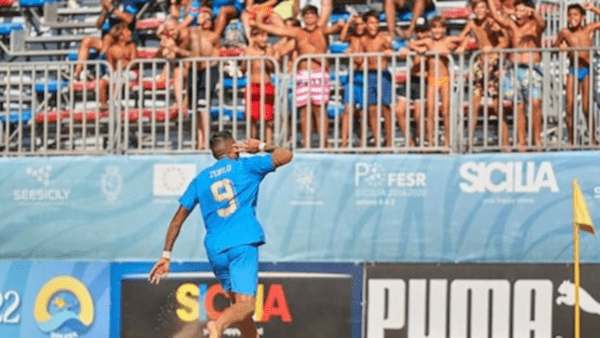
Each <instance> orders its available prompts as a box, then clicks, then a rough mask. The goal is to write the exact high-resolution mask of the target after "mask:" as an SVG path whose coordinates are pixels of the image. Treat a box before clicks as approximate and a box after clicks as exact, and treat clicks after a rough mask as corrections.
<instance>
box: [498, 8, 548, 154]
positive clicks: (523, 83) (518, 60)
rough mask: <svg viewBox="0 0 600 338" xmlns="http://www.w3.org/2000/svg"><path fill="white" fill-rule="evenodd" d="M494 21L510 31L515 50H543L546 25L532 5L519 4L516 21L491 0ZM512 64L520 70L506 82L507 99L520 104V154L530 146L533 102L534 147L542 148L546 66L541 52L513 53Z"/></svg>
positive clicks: (518, 111)
mask: <svg viewBox="0 0 600 338" xmlns="http://www.w3.org/2000/svg"><path fill="white" fill-rule="evenodd" d="M488 6H489V7H490V11H491V13H492V17H493V18H494V20H496V21H497V22H498V23H499V24H500V25H502V26H503V27H505V28H507V29H508V31H509V33H510V36H511V46H512V47H513V48H517V49H523V48H541V47H542V32H543V31H544V29H545V28H546V22H545V21H544V18H542V17H541V15H540V14H539V13H538V12H536V10H535V9H534V7H533V5H532V4H531V3H528V2H526V0H517V1H515V8H516V17H517V21H516V22H515V21H513V20H511V19H508V18H506V17H504V16H501V15H499V14H498V10H497V8H496V4H495V1H494V0H488ZM510 61H511V62H512V63H514V64H515V65H516V67H512V66H511V67H509V73H508V76H506V77H505V78H504V80H505V81H504V83H503V84H502V85H503V92H504V96H505V97H506V98H507V99H509V100H513V99H514V98H515V96H516V101H517V119H516V120H517V121H516V123H517V125H516V128H517V145H518V147H519V151H525V150H526V143H527V116H526V115H525V105H526V103H528V102H529V101H530V100H531V110H532V111H531V114H532V118H531V121H532V123H531V129H532V132H533V144H534V145H535V146H537V147H541V146H542V136H541V133H542V99H541V98H542V77H543V75H542V71H541V70H540V68H539V66H537V65H539V64H540V63H541V62H542V56H541V54H540V52H521V53H512V54H511V55H510Z"/></svg>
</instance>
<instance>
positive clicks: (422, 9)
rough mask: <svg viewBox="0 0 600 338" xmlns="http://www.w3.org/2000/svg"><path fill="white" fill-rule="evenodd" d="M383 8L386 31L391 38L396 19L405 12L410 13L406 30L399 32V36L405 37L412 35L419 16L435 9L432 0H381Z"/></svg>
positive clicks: (393, 34) (394, 33)
mask: <svg viewBox="0 0 600 338" xmlns="http://www.w3.org/2000/svg"><path fill="white" fill-rule="evenodd" d="M383 9H384V11H385V19H386V22H387V29H388V33H389V34H390V36H391V37H392V38H394V37H395V36H396V21H400V17H401V16H402V15H404V14H406V13H407V12H411V13H412V17H411V19H410V23H409V24H408V27H407V28H406V30H405V31H400V32H399V35H400V37H402V38H407V39H408V38H410V37H412V35H413V33H414V31H415V28H416V27H417V20H418V19H419V18H421V17H424V14H425V13H435V11H436V9H435V3H434V1H433V0H383Z"/></svg>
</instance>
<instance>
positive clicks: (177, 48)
mask: <svg viewBox="0 0 600 338" xmlns="http://www.w3.org/2000/svg"><path fill="white" fill-rule="evenodd" d="M191 45H192V41H191V34H190V30H189V28H187V27H183V28H180V27H179V26H178V23H177V21H176V20H175V19H174V18H171V17H170V18H168V19H167V20H166V21H165V25H164V30H163V32H162V36H161V41H160V45H159V47H158V51H157V52H156V57H158V58H166V59H167V60H168V67H166V68H167V69H164V70H163V75H161V78H160V79H159V80H161V79H164V80H165V81H167V77H166V76H165V75H166V74H167V73H168V72H172V74H173V82H174V93H175V104H174V105H173V107H171V108H175V109H180V107H181V109H183V108H184V107H185V106H187V97H188V95H187V90H186V87H187V76H188V72H189V65H187V64H186V63H187V62H186V63H182V62H181V61H179V60H181V59H183V58H186V57H191V56H192V51H191ZM183 90H186V95H183Z"/></svg>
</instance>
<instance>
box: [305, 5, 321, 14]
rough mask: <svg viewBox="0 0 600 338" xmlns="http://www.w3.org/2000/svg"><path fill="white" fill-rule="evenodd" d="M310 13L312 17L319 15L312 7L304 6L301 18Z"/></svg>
mask: <svg viewBox="0 0 600 338" xmlns="http://www.w3.org/2000/svg"><path fill="white" fill-rule="evenodd" d="M309 13H312V14H314V15H319V9H318V8H317V7H315V6H313V5H306V6H304V8H302V16H305V15H306V14H309Z"/></svg>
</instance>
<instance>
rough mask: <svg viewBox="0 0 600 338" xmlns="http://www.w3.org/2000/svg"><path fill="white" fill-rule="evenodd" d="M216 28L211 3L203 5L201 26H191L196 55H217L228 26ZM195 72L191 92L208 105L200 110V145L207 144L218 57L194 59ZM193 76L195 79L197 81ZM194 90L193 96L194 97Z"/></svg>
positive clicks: (198, 132) (194, 53) (198, 129)
mask: <svg viewBox="0 0 600 338" xmlns="http://www.w3.org/2000/svg"><path fill="white" fill-rule="evenodd" d="M219 27H220V28H219V29H220V30H217V29H216V28H217V27H215V26H214V22H213V12H212V10H211V9H210V8H209V7H201V8H200V13H199V15H198V26H197V27H194V28H192V29H191V37H192V39H191V49H192V56H193V57H218V56H219V49H220V48H221V36H222V34H223V30H224V29H225V26H224V25H223V26H219ZM192 69H193V72H195V75H194V73H192V74H190V75H189V77H188V88H189V92H190V93H197V96H196V99H195V101H196V102H198V100H205V101H206V109H203V110H200V112H199V113H198V120H197V121H198V123H197V133H196V135H197V144H198V149H205V148H206V140H205V138H206V133H207V132H208V122H209V121H208V110H209V109H210V106H211V101H210V98H211V94H212V93H214V92H215V86H216V85H217V82H219V67H218V63H217V62H216V61H210V62H194V63H193V66H192ZM194 78H195V80H196V82H195V83H194ZM194 96H195V95H194V94H192V96H191V97H192V98H194ZM188 102H189V108H194V105H193V104H192V102H193V101H191V100H189V101H188Z"/></svg>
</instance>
